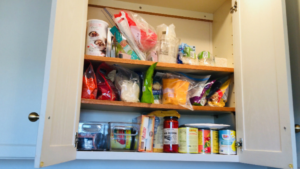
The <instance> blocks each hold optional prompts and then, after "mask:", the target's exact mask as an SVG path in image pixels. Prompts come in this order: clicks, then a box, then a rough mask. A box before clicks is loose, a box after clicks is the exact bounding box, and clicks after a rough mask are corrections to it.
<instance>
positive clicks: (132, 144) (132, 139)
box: [109, 122, 140, 151]
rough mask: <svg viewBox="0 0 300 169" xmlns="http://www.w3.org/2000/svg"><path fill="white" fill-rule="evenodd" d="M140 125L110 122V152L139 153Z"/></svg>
mask: <svg viewBox="0 0 300 169" xmlns="http://www.w3.org/2000/svg"><path fill="white" fill-rule="evenodd" d="M139 128H140V124H138V123H122V122H110V123H109V131H110V150H111V151H137V147H138V141H139V140H138V138H139V137H138V136H139Z"/></svg>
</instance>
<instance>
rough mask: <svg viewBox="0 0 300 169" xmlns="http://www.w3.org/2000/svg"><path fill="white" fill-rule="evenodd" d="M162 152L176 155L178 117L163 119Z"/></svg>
mask: <svg viewBox="0 0 300 169" xmlns="http://www.w3.org/2000/svg"><path fill="white" fill-rule="evenodd" d="M164 119H165V121H164V152H166V153H178V117H175V116H167V117H164Z"/></svg>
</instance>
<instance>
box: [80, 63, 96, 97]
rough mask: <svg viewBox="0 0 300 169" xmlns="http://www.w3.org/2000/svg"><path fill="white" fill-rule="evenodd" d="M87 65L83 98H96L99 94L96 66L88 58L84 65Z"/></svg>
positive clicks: (83, 84) (84, 75) (83, 83)
mask: <svg viewBox="0 0 300 169" xmlns="http://www.w3.org/2000/svg"><path fill="white" fill-rule="evenodd" d="M86 66H88V67H87V68H86V69H85V72H84V74H83V80H82V94H81V98H85V99H95V98H96V96H97V82H96V76H95V72H94V68H93V65H92V63H91V62H90V61H88V60H85V62H84V67H86Z"/></svg>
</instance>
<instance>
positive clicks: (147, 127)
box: [133, 115, 155, 152]
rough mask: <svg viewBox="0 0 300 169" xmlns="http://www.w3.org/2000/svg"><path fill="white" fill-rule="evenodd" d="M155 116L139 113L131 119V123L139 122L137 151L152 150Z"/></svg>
mask: <svg viewBox="0 0 300 169" xmlns="http://www.w3.org/2000/svg"><path fill="white" fill-rule="evenodd" d="M154 122H155V116H146V115H141V116H139V117H137V118H134V119H133V123H139V124H140V135H139V143H138V151H140V152H153V138H154V124H155V123H154Z"/></svg>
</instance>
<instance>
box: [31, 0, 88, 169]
mask: <svg viewBox="0 0 300 169" xmlns="http://www.w3.org/2000/svg"><path fill="white" fill-rule="evenodd" d="M86 15H87V0H80V1H73V0H64V1H59V0H53V1H52V7H51V18H50V29H49V39H48V47H47V56H46V65H45V78H44V86H43V94H42V105H41V114H40V122H39V129H38V139H37V147H36V159H35V167H45V166H49V165H53V164H57V163H61V162H65V161H70V160H73V159H75V158H76V148H75V147H74V139H75V137H74V136H75V133H76V131H77V127H78V121H79V113H80V100H81V98H80V97H81V85H82V69H83V57H84V43H85V40H84V39H85V29H86V18H87V16H86Z"/></svg>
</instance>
